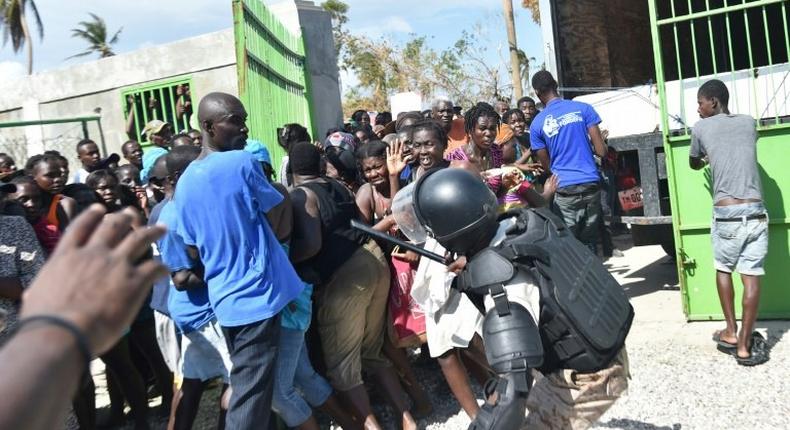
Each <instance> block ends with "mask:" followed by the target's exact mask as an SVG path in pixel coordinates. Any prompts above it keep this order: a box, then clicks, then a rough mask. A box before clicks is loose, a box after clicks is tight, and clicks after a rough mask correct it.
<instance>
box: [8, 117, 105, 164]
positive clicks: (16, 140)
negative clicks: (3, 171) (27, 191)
mask: <svg viewBox="0 0 790 430" xmlns="http://www.w3.org/2000/svg"><path fill="white" fill-rule="evenodd" d="M28 127H29V128H31V129H32V130H29V129H28V130H26V128H28ZM0 131H2V133H0V152H2V153H6V154H8V155H10V156H11V157H12V158H13V159H14V161H16V166H17V168H19V169H21V168H23V167H24V165H25V162H26V161H27V159H28V158H30V157H31V156H33V155H36V154H39V153H43V152H44V151H50V150H54V151H58V152H59V153H60V154H61V155H63V156H64V157H66V159H68V160H69V166H70V168H71V171H75V170H76V169H78V168H79V166H80V162H79V160H78V159H77V142H79V141H80V140H82V139H88V138H90V139H93V140H94V141H95V142H96V143H97V144H98V145H99V148H101V154H102V156H106V155H107V148H106V146H105V143H104V135H103V131H102V127H101V117H100V116H84V117H75V118H57V119H44V120H36V121H7V122H0ZM29 131H32V132H29Z"/></svg>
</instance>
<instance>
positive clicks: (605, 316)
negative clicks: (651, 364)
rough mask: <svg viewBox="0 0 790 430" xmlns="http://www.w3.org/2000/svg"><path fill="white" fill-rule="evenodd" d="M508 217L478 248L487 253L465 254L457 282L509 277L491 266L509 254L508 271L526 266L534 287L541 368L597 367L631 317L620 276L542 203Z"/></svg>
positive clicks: (465, 284) (616, 347)
mask: <svg viewBox="0 0 790 430" xmlns="http://www.w3.org/2000/svg"><path fill="white" fill-rule="evenodd" d="M507 217H516V218H515V225H514V226H513V227H512V228H511V229H510V230H509V231H508V232H507V236H506V238H505V239H504V240H503V241H502V242H501V243H499V244H497V245H495V246H493V247H489V248H488V249H487V250H485V251H482V252H480V253H479V254H478V255H479V256H481V257H483V256H484V258H482V259H481V260H488V261H475V260H477V258H474V257H473V258H472V259H471V260H470V262H469V264H468V266H467V269H468V270H465V271H464V273H462V275H461V276H459V279H458V282H459V284H458V287H459V288H460V289H461V290H462V291H466V290H470V289H471V290H474V291H476V292H478V293H479V292H481V291H482V290H481V288H483V287H490V286H494V285H508V282H507V281H509V280H510V279H507V280H505V279H503V278H504V277H506V276H510V275H509V274H508V271H506V270H504V271H503V270H491V269H492V268H493V267H502V266H501V264H502V263H504V261H499V262H498V264H497V262H495V261H492V259H500V260H507V261H509V262H510V263H512V264H513V265H514V266H515V267H514V269H516V270H512V271H510V274H512V273H516V272H517V271H519V270H526V271H527V272H529V273H530V274H531V275H532V276H533V278H534V279H535V280H536V282H537V283H538V286H539V288H540V294H541V303H540V305H541V306H540V321H539V322H538V328H539V330H540V336H541V341H542V343H543V350H544V360H543V365H542V367H540V368H539V370H541V371H542V372H544V373H547V372H551V371H553V370H556V369H573V370H577V371H580V372H595V371H598V370H601V369H603V368H606V367H607V366H609V363H610V362H611V361H612V359H613V358H614V357H615V356H616V355H617V353H618V352H619V351H620V349H621V348H622V347H623V345H624V344H625V338H626V336H627V335H628V331H629V330H630V328H631V322H632V321H633V319H634V309H633V307H632V306H631V304H630V303H629V301H628V297H626V295H625V293H624V292H623V289H622V287H621V286H620V284H619V283H618V282H617V280H615V279H614V277H612V275H611V274H609V272H608V271H607V270H606V268H605V267H604V265H603V263H602V262H601V260H600V259H599V258H598V257H597V256H596V255H595V254H593V253H592V251H590V249H589V248H587V247H586V246H585V245H584V244H582V243H581V242H579V241H578V240H577V239H576V238H575V237H574V236H573V234H572V233H571V232H570V231H569V230H568V228H567V227H566V226H565V224H564V223H563V222H562V220H561V219H559V218H558V217H557V216H556V215H554V214H553V213H551V211H549V210H548V209H546V208H537V209H519V210H516V211H512V212H509V213H507V214H505V215H504V216H503V218H507ZM490 251H494V252H490ZM478 255H476V256H475V257H477V256H478ZM475 272H476V273H475ZM481 272H488V273H490V275H489V276H481V274H482V273H481ZM491 272H496V273H491ZM464 275H466V276H464ZM497 276H498V277H499V278H498V279H497Z"/></svg>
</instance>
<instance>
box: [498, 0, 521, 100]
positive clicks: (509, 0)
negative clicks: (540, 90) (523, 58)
mask: <svg viewBox="0 0 790 430" xmlns="http://www.w3.org/2000/svg"><path fill="white" fill-rule="evenodd" d="M502 5H503V7H504V8H505V25H506V26H507V42H508V47H509V49H510V76H511V79H512V80H513V94H514V95H515V97H516V100H518V99H520V98H521V96H522V95H523V90H522V88H521V67H520V66H521V65H520V64H519V61H518V45H516V23H515V18H514V17H513V0H502Z"/></svg>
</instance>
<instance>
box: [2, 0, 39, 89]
mask: <svg viewBox="0 0 790 430" xmlns="http://www.w3.org/2000/svg"><path fill="white" fill-rule="evenodd" d="M28 8H29V10H30V11H31V12H32V13H33V18H34V19H35V20H36V27H37V28H38V37H39V38H41V39H43V38H44V26H43V25H42V24H41V16H39V14H38V8H37V7H36V3H35V1H33V0H0V14H2V21H1V22H0V25H2V27H3V29H2V31H3V45H5V44H6V43H8V40H9V39H10V40H11V47H12V48H13V49H14V52H15V53H16V52H19V50H20V49H22V46H24V47H26V48H27V74H28V75H30V74H32V73H33V37H32V36H31V34H30V27H29V26H28V23H27V11H28Z"/></svg>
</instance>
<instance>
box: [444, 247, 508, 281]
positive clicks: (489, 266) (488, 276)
mask: <svg viewBox="0 0 790 430" xmlns="http://www.w3.org/2000/svg"><path fill="white" fill-rule="evenodd" d="M514 273H515V269H514V268H513V264H512V263H511V262H510V261H509V260H508V259H507V258H505V257H504V256H503V255H501V254H500V253H499V251H497V250H495V249H493V248H487V249H484V250H483V251H480V252H479V253H478V254H477V255H475V256H474V257H473V258H472V260H470V261H469V262H468V263H467V265H466V268H465V269H464V271H463V272H461V274H460V275H459V276H458V287H459V288H458V289H459V290H461V291H468V290H477V289H482V288H485V287H488V286H489V285H497V284H504V283H505V282H507V281H509V280H510V279H511V278H513V274H514Z"/></svg>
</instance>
